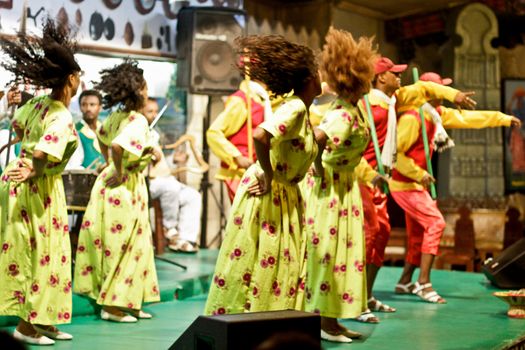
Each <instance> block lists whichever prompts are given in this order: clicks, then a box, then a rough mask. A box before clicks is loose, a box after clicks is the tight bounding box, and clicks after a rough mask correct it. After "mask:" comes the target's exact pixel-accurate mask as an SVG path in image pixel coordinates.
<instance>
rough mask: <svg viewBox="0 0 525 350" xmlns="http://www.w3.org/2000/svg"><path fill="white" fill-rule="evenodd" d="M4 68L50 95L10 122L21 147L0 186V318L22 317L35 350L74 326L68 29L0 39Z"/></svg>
mask: <svg viewBox="0 0 525 350" xmlns="http://www.w3.org/2000/svg"><path fill="white" fill-rule="evenodd" d="M0 42H1V44H2V48H3V50H4V52H5V53H6V54H7V56H8V57H9V60H8V61H5V62H4V63H3V64H2V65H3V67H4V68H6V69H7V70H9V71H11V72H13V73H14V74H15V76H16V78H15V79H16V80H18V79H20V80H23V79H25V80H26V81H27V80H29V81H30V82H31V83H32V84H34V85H36V86H42V87H46V88H51V89H52V91H51V94H50V95H48V96H40V97H36V98H33V99H32V100H29V101H28V102H27V103H26V104H25V105H24V106H23V107H22V108H20V109H19V110H18V111H17V112H16V114H15V117H14V120H13V128H14V130H15V131H16V134H17V139H18V140H20V141H21V142H22V144H21V152H20V156H19V158H17V159H15V160H14V161H13V162H11V163H10V164H9V165H8V166H7V167H6V170H5V171H4V173H3V174H2V177H1V182H0V209H1V221H0V247H1V251H0V281H1V282H0V315H16V316H18V317H19V318H20V321H19V323H18V326H17V327H16V330H15V333H14V336H15V338H17V339H19V340H21V341H23V342H26V343H29V344H36V345H50V344H53V343H54V340H52V339H50V338H54V339H61V340H68V339H72V338H73V337H72V336H71V335H70V334H67V333H64V332H60V331H58V329H57V328H56V327H54V326H53V325H54V324H62V323H69V322H71V300H72V299H71V259H70V256H71V251H70V246H69V229H68V225H67V209H66V197H65V194H64V185H63V184H62V176H61V173H62V170H63V169H64V167H65V166H66V164H67V162H68V160H69V158H70V157H71V155H72V154H73V152H74V150H75V148H76V147H77V135H76V132H75V128H74V127H73V119H72V117H71V113H69V111H68V109H67V107H68V106H69V103H70V101H71V97H73V96H74V95H75V94H76V91H77V88H78V85H79V83H80V72H81V71H80V67H79V65H78V64H77V62H76V61H75V58H74V56H73V54H74V51H75V50H74V47H75V45H74V43H73V42H72V40H71V38H70V35H69V30H68V28H66V27H62V26H58V25H55V23H54V22H53V21H52V20H50V19H47V21H46V22H45V24H44V29H43V38H38V39H36V40H33V39H31V40H29V39H28V38H27V37H25V36H24V35H20V36H19V37H18V39H17V40H11V39H5V38H4V39H1V40H0Z"/></svg>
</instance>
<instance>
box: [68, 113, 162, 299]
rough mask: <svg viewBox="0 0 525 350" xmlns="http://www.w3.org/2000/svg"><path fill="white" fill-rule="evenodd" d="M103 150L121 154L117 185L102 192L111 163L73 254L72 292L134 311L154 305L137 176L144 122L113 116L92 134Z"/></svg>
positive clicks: (143, 193)
mask: <svg viewBox="0 0 525 350" xmlns="http://www.w3.org/2000/svg"><path fill="white" fill-rule="evenodd" d="M98 137H99V140H100V141H101V142H102V143H104V144H105V145H108V146H109V145H111V144H112V143H113V144H118V145H119V146H121V147H122V148H123V149H124V153H123V158H122V168H123V172H122V176H123V182H122V184H120V185H119V186H116V187H113V188H111V187H107V186H106V180H107V178H109V177H111V176H112V175H113V174H114V172H115V166H114V164H113V162H110V165H109V166H108V167H107V168H106V169H104V171H102V173H101V174H100V175H99V176H98V177H97V180H96V181H95V184H94V186H93V189H92V191H91V198H90V200H89V204H88V207H87V209H86V213H85V215H84V220H83V221H82V226H81V229H80V236H79V242H78V248H77V255H76V264H75V280H74V291H75V292H76V293H79V294H85V295H87V296H88V297H90V298H92V299H95V300H96V302H97V303H98V304H101V305H108V306H109V305H111V306H118V307H124V308H130V309H140V308H141V307H142V302H153V301H158V300H160V294H159V289H158V281H157V274H156V270H155V263H154V254H153V245H152V234H151V227H150V221H149V209H148V192H147V187H146V180H145V178H144V175H142V173H141V171H142V170H144V168H145V167H146V166H147V164H148V163H149V161H150V159H151V153H150V150H151V146H152V145H151V140H150V134H149V127H148V123H147V120H146V118H145V117H144V116H143V115H141V114H140V113H137V112H129V113H125V112H115V113H113V114H112V115H110V116H109V118H108V119H106V120H105V122H104V123H103V124H102V126H101V127H100V129H99V130H98Z"/></svg>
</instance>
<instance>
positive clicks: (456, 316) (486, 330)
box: [0, 250, 525, 350]
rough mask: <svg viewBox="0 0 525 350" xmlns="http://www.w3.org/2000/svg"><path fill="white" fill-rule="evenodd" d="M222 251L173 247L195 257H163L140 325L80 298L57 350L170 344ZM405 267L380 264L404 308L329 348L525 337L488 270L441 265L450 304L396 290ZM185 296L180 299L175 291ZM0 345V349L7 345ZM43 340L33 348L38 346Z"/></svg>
mask: <svg viewBox="0 0 525 350" xmlns="http://www.w3.org/2000/svg"><path fill="white" fill-rule="evenodd" d="M216 255H217V251H213V250H210V251H206V250H204V251H201V252H199V253H198V255H196V256H189V255H176V254H165V255H164V256H165V257H170V258H175V260H176V261H177V262H179V263H183V264H187V265H188V271H186V272H185V271H183V270H181V269H180V268H177V267H175V266H173V265H169V264H167V263H165V262H163V261H158V262H157V266H158V275H159V280H160V286H161V290H163V292H162V299H163V301H162V302H160V303H156V304H151V305H148V306H146V307H145V309H146V310H147V311H150V312H151V313H153V315H154V316H155V317H154V318H153V319H152V320H141V321H139V322H138V323H136V324H118V323H111V322H105V321H101V320H100V318H99V317H98V316H97V315H95V314H94V309H93V307H92V306H91V305H90V303H89V302H88V301H87V300H85V299H83V298H80V297H78V296H75V298H74V309H75V310H74V318H73V323H72V324H71V325H65V326H62V327H61V329H63V330H64V331H66V332H70V333H72V334H73V335H74V336H75V339H74V340H73V341H71V342H57V344H56V345H55V346H54V348H55V349H75V350H83V349H86V350H87V349H89V350H92V349H96V350H105V349H110V350H120V349H123V350H135V349H148V350H150V349H167V348H169V347H170V346H171V345H172V344H173V343H174V342H175V340H176V339H177V338H178V337H179V336H180V335H181V334H182V333H183V332H184V330H185V329H186V328H187V327H188V326H189V325H190V324H191V323H192V322H193V320H194V319H195V318H196V317H197V316H199V315H200V313H201V312H202V310H203V308H204V303H205V300H206V296H205V294H204V291H206V290H207V287H208V285H209V280H210V278H211V275H212V273H213V267H214V261H215V257H216ZM400 273H401V270H400V269H399V268H395V267H385V268H383V269H382V270H381V271H380V274H379V276H378V281H377V287H376V291H377V292H376V293H375V294H376V297H377V298H379V299H381V300H382V301H384V302H386V303H388V304H390V305H392V306H395V307H397V308H398V311H397V312H396V313H392V314H378V316H380V317H381V321H382V322H381V323H379V324H377V325H367V324H362V323H358V322H355V321H351V320H344V321H343V324H345V325H346V326H347V327H349V328H351V329H354V330H358V331H360V332H362V333H364V335H365V336H364V338H363V339H362V340H357V341H354V343H352V344H335V343H327V342H323V347H324V348H325V349H348V348H349V347H350V348H354V349H356V348H358V349H371V350H372V349H389V350H396V349H429V350H438V349H447V350H459V349H503V348H505V347H506V346H507V345H509V344H512V343H513V342H515V341H517V340H518V339H520V338H524V337H525V320H517V319H510V318H508V317H507V316H506V310H507V305H506V304H505V303H503V302H502V301H500V300H499V299H497V298H496V297H494V296H492V295H491V294H492V292H494V291H495V290H496V289H494V288H492V287H491V286H490V285H488V284H487V283H486V280H485V277H484V276H483V275H481V274H473V273H465V272H451V271H434V272H433V275H432V276H433V283H434V286H435V287H436V288H437V290H438V291H439V292H440V293H441V294H442V296H443V297H444V298H446V299H447V300H448V304H446V305H433V304H427V303H424V302H420V301H419V300H418V298H417V297H415V296H410V295H396V294H394V293H393V292H392V291H393V286H394V285H395V283H396V281H397V279H398V277H399V274H400ZM175 295H176V296H177V297H178V299H175V298H174V296H175ZM12 324H13V323H12V319H8V318H5V317H0V325H3V326H4V327H2V328H3V329H8V330H9V331H12V329H13V326H12ZM1 348H2V347H1V345H0V349H1ZM33 348H34V349H37V348H40V347H31V349H33Z"/></svg>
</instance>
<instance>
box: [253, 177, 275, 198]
mask: <svg viewBox="0 0 525 350" xmlns="http://www.w3.org/2000/svg"><path fill="white" fill-rule="evenodd" d="M255 177H256V181H255V182H254V183H252V184H251V185H250V186H249V187H248V192H249V193H250V194H253V195H255V196H262V195H263V194H266V193H268V192H269V191H270V188H271V186H272V177H273V174H268V173H265V172H259V173H256V174H255Z"/></svg>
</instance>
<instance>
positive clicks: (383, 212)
mask: <svg viewBox="0 0 525 350" xmlns="http://www.w3.org/2000/svg"><path fill="white" fill-rule="evenodd" d="M359 188H360V190H361V197H362V199H363V215H364V220H365V239H366V263H367V264H372V265H375V266H378V267H381V266H382V265H383V260H384V259H385V248H386V245H387V243H388V238H389V237H390V220H389V217H388V211H387V207H386V202H387V196H386V195H385V194H383V193H382V192H381V191H379V190H378V189H377V188H375V187H374V188H370V187H368V186H366V185H362V184H360V185H359Z"/></svg>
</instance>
